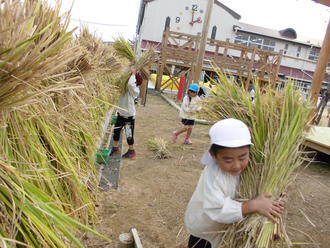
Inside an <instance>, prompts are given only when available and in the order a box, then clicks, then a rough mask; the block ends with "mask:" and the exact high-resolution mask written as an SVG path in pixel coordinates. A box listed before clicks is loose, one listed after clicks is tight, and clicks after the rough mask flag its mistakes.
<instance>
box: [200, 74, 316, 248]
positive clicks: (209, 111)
mask: <svg viewBox="0 0 330 248" xmlns="http://www.w3.org/2000/svg"><path fill="white" fill-rule="evenodd" d="M218 74H219V76H220V80H221V84H219V85H218V90H217V92H216V94H215V95H214V96H213V97H210V98H209V99H208V100H207V102H206V103H205V106H204V108H205V112H206V115H207V117H209V118H211V119H213V120H219V119H224V118H236V119H239V120H242V121H243V122H245V123H246V124H247V125H248V126H249V127H250V129H251V133H252V139H253V143H254V146H252V147H251V160H250V165H249V166H248V167H247V169H246V170H245V171H244V172H243V174H242V176H241V185H240V198H241V199H252V198H254V197H255V196H257V195H259V194H261V193H272V195H273V197H274V199H278V198H279V196H280V194H281V193H282V192H285V191H286V189H287V186H288V184H289V183H290V181H291V179H293V176H294V173H295V170H296V169H297V167H299V166H300V165H301V164H302V163H303V156H302V155H303V154H302V150H301V145H302V142H303V139H304V138H303V134H304V131H306V129H308V127H309V125H308V120H309V119H308V116H309V113H310V109H311V108H310V106H309V102H306V103H304V102H303V100H302V99H301V98H300V94H299V92H298V91H297V90H296V89H295V87H294V84H293V83H288V84H287V85H286V86H285V87H284V89H282V90H281V91H275V90H273V89H272V88H270V87H269V88H268V89H267V93H266V94H264V95H261V94H260V90H259V87H258V84H257V83H255V86H256V98H255V101H254V103H252V102H251V99H250V96H249V93H248V92H246V91H245V89H244V88H243V87H240V86H239V85H238V84H237V83H235V82H231V81H229V79H227V78H226V77H225V76H224V75H223V74H221V73H220V72H218ZM279 223H280V224H279V225H277V224H275V223H273V222H272V221H271V220H269V219H268V218H266V217H263V216H259V215H251V216H248V217H246V218H245V219H244V220H243V221H241V222H240V223H236V224H232V225H228V227H227V229H226V232H225V233H224V234H223V239H222V243H221V247H228V248H238V247H240V248H270V247H275V246H276V244H282V245H284V246H289V245H290V240H289V237H288V235H287V234H286V231H285V225H284V222H283V219H281V220H280V222H279Z"/></svg>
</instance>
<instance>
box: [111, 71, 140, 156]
mask: <svg viewBox="0 0 330 248" xmlns="http://www.w3.org/2000/svg"><path fill="white" fill-rule="evenodd" d="M142 83H143V79H142V76H141V75H140V74H139V73H137V72H136V71H135V70H132V75H131V77H130V78H129V80H128V83H127V90H126V92H125V94H124V95H123V96H121V97H120V99H119V103H118V106H119V107H120V108H119V109H118V113H117V120H116V123H115V127H114V133H113V146H112V149H111V154H110V156H112V155H114V154H116V153H120V152H121V151H120V149H119V147H118V145H119V139H120V135H121V130H122V129H123V128H124V127H125V131H126V139H127V144H128V150H127V152H126V153H124V154H123V155H122V157H123V158H135V157H136V152H135V149H134V127H135V115H136V109H135V99H136V98H137V97H138V96H139V93H140V90H139V86H141V84H142Z"/></svg>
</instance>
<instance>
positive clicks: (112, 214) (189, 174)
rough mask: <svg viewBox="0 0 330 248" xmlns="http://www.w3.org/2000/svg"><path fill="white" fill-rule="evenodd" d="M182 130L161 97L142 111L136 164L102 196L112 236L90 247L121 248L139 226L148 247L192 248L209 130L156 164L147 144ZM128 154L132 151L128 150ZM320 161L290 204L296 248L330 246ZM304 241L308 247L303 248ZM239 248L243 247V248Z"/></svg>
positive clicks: (329, 173)
mask: <svg viewBox="0 0 330 248" xmlns="http://www.w3.org/2000/svg"><path fill="white" fill-rule="evenodd" d="M179 127H180V119H179V115H178V112H177V110H175V109H174V108H173V107H171V106H170V105H168V104H167V103H166V102H165V101H164V100H163V99H162V98H161V97H160V96H156V95H150V94H149V95H148V99H147V105H146V107H143V106H139V107H138V109H137V119H136V132H135V139H136V150H137V152H138V156H137V158H136V159H134V160H123V162H122V165H121V168H120V181H119V185H120V186H119V189H118V190H110V191H107V192H101V193H100V195H99V201H98V207H97V211H98V216H99V218H100V220H99V223H98V225H97V230H98V231H99V232H101V233H102V234H104V235H106V236H108V237H111V238H112V239H113V242H112V243H111V244H106V243H105V242H104V241H102V240H99V239H96V238H94V237H92V236H90V235H88V236H87V237H86V238H85V243H86V247H90V248H92V247H94V248H95V247H107V248H116V247H117V240H118V236H119V234H121V233H125V232H129V230H130V229H131V228H133V227H135V228H136V229H137V230H138V232H139V235H140V238H141V240H142V244H143V247H144V248H165V247H166V248H174V247H178V248H179V247H180V248H184V247H186V243H187V237H188V234H187V232H186V231H185V228H184V223H183V219H184V212H185V208H186V205H187V203H188V201H189V199H190V197H191V195H192V193H193V191H194V188H195V186H196V184H197V180H198V178H199V175H200V173H201V170H202V167H201V165H200V163H199V159H200V157H201V155H202V154H203V152H204V151H205V150H206V149H207V147H208V129H209V126H206V125H199V124H197V125H196V126H195V128H194V130H193V134H192V141H193V145H192V146H187V145H182V141H183V137H179V139H178V143H177V144H171V145H170V146H169V150H170V152H171V155H172V157H171V158H170V159H165V160H157V159H154V154H153V152H151V151H149V150H148V148H147V146H146V144H145V142H146V140H147V139H149V138H152V137H161V138H163V139H166V140H168V141H169V140H170V135H171V133H172V131H173V130H175V129H177V128H179ZM124 149H125V150H126V149H127V147H124ZM323 160H324V161H327V162H328V164H327V163H326V162H316V163H313V164H312V165H310V166H309V167H308V168H306V169H301V171H300V172H299V175H298V177H297V180H296V181H295V182H294V183H293V184H292V185H291V186H290V191H289V192H288V193H289V202H288V204H287V210H288V211H287V212H288V213H287V217H286V221H287V224H288V232H289V235H290V237H291V239H292V241H294V242H296V243H300V244H296V245H294V247H295V248H298V247H302V248H309V247H319V248H329V247H330V164H329V157H325V158H323ZM302 242H304V243H305V244H301V243H302ZM238 248H239V247H238Z"/></svg>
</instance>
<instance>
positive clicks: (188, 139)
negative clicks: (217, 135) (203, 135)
mask: <svg viewBox="0 0 330 248" xmlns="http://www.w3.org/2000/svg"><path fill="white" fill-rule="evenodd" d="M183 144H185V145H192V141H191V139H190V138H186V139H185V140H184V142H183Z"/></svg>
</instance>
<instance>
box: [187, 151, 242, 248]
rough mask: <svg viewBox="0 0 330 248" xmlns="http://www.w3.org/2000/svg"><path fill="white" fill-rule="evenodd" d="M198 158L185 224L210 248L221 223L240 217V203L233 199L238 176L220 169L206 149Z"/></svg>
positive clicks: (217, 237) (214, 245)
mask: <svg viewBox="0 0 330 248" xmlns="http://www.w3.org/2000/svg"><path fill="white" fill-rule="evenodd" d="M201 162H202V163H203V164H204V165H205V168H204V170H203V172H202V174H201V176H200V178H199V181H198V184H197V187H196V189H195V192H194V193H193V195H192V197H191V199H190V201H189V203H188V207H187V210H186V215H185V225H186V228H187V230H188V232H189V233H190V234H192V235H194V236H196V237H199V238H202V239H205V240H207V241H209V242H210V243H211V245H212V248H218V246H219V243H220V241H221V233H220V232H221V231H222V230H223V224H230V223H234V222H237V221H239V220H241V219H242V218H243V216H242V203H240V202H238V201H235V200H233V199H234V198H235V197H236V192H237V190H238V185H239V176H233V175H230V174H228V173H226V172H224V171H223V170H221V169H220V168H219V166H218V165H217V164H216V162H215V160H214V159H213V158H212V157H211V156H210V154H209V152H208V151H207V152H206V153H205V154H204V156H203V158H202V160H201Z"/></svg>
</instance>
